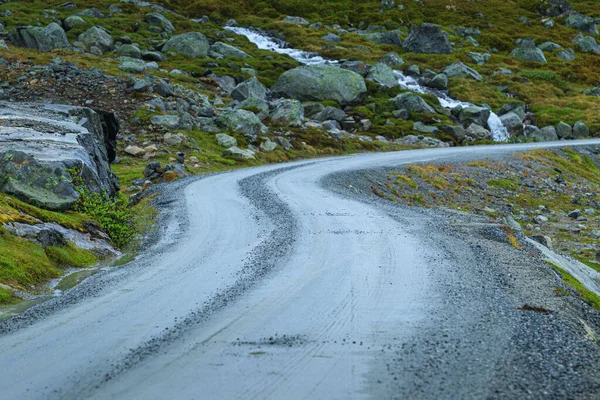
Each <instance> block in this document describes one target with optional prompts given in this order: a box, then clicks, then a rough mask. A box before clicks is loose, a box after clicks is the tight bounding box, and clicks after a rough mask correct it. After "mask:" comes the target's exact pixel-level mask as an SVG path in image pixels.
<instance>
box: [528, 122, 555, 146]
mask: <svg viewBox="0 0 600 400" xmlns="http://www.w3.org/2000/svg"><path fill="white" fill-rule="evenodd" d="M528 137H530V138H532V139H533V140H536V141H538V142H551V141H555V140H558V135H557V134H556V129H555V128H554V127H553V126H546V127H544V128H542V129H537V130H534V131H533V132H531V133H530V134H529V135H528Z"/></svg>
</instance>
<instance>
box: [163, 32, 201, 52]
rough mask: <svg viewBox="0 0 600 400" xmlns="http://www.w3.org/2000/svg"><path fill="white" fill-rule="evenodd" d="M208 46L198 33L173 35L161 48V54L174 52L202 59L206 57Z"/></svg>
mask: <svg viewBox="0 0 600 400" xmlns="http://www.w3.org/2000/svg"><path fill="white" fill-rule="evenodd" d="M209 49H210V45H209V43H208V40H207V39H206V37H205V36H204V35H203V34H201V33H200V32H188V33H184V34H181V35H175V36H173V37H172V38H171V39H169V40H168V41H167V42H166V43H165V44H164V46H163V47H162V49H161V50H162V52H163V53H169V52H175V53H179V54H182V55H184V56H186V57H189V58H198V57H200V58H204V57H206V56H207V55H208V50H209Z"/></svg>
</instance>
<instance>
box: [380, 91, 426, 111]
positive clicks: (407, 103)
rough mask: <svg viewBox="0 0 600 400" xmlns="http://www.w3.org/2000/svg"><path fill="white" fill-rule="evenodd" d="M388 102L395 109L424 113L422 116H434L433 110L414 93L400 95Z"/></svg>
mask: <svg viewBox="0 0 600 400" xmlns="http://www.w3.org/2000/svg"><path fill="white" fill-rule="evenodd" d="M390 101H391V102H392V103H393V104H394V106H396V109H398V110H401V109H405V110H408V111H409V112H411V113H412V112H416V113H424V114H435V110H434V109H433V107H431V106H430V105H429V104H427V103H426V102H425V100H423V98H422V97H421V96H419V95H417V94H414V93H402V94H399V95H398V96H396V97H394V98H393V99H390Z"/></svg>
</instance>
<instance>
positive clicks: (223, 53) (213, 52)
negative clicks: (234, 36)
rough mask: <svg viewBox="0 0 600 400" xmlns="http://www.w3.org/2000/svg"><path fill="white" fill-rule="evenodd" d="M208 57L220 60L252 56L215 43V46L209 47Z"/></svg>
mask: <svg viewBox="0 0 600 400" xmlns="http://www.w3.org/2000/svg"><path fill="white" fill-rule="evenodd" d="M208 56H209V57H211V58H214V59H215V60H221V59H223V58H227V57H233V58H252V56H250V55H249V54H248V53H246V52H244V51H242V50H240V49H238V48H237V47H235V46H231V45H229V44H226V43H223V42H216V43H215V44H213V45H212V46H210V50H209V51H208Z"/></svg>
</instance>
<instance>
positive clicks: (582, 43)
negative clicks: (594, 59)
mask: <svg viewBox="0 0 600 400" xmlns="http://www.w3.org/2000/svg"><path fill="white" fill-rule="evenodd" d="M573 43H574V44H575V45H576V46H577V47H579V50H581V51H583V52H584V53H595V54H600V45H599V44H598V43H597V42H596V39H594V38H593V37H591V36H584V35H583V34H582V33H579V34H578V35H577V36H575V38H574V39H573Z"/></svg>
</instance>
